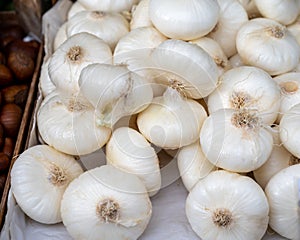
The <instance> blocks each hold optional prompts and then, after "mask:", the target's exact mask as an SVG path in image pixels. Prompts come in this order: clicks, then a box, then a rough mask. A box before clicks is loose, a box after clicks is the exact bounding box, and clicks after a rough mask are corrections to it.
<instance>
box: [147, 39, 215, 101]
mask: <svg viewBox="0 0 300 240" xmlns="http://www.w3.org/2000/svg"><path fill="white" fill-rule="evenodd" d="M151 60H152V63H153V67H154V69H155V70H156V73H153V74H154V76H153V77H154V78H155V81H156V82H157V83H159V84H164V85H167V86H171V87H173V88H176V89H177V90H179V91H180V92H181V93H182V94H183V95H184V96H187V97H191V98H195V99H198V98H203V97H206V96H208V95H209V94H210V93H212V91H213V90H214V89H215V88H216V87H217V84H218V77H219V70H218V66H217V64H216V63H215V62H214V60H213V58H212V57H211V56H209V54H208V53H207V52H205V51H204V50H203V49H202V48H201V47H199V46H197V45H196V44H193V43H188V42H185V41H181V40H174V39H170V40H166V41H164V42H163V43H161V44H160V45H159V46H158V47H157V48H155V49H154V50H153V52H152V54H151Z"/></svg>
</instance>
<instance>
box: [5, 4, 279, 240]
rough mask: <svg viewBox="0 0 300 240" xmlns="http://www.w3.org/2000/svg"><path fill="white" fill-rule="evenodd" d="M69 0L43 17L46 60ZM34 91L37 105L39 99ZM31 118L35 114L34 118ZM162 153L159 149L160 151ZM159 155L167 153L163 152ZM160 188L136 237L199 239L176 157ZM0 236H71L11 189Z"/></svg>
mask: <svg viewBox="0 0 300 240" xmlns="http://www.w3.org/2000/svg"><path fill="white" fill-rule="evenodd" d="M71 4H72V2H70V1H69V0H61V1H58V2H57V3H56V5H55V6H54V7H53V8H52V9H51V10H50V11H48V12H47V13H46V14H45V15H44V17H43V32H44V36H45V39H44V43H45V58H44V60H46V59H47V58H48V57H49V56H50V55H51V53H52V51H53V49H52V42H53V39H54V37H55V34H56V32H57V30H58V28H59V26H60V25H61V24H62V23H63V22H65V20H66V16H67V11H68V9H69V8H70V6H71ZM41 100H42V97H41V94H39V95H38V99H37V105H38V106H39V104H40V103H41ZM34 119H35V118H34ZM29 134H30V135H29V141H28V143H29V146H33V145H36V144H38V135H37V131H36V121H34V125H33V129H32V130H31V132H30V133H29ZM162 154H163V153H162ZM160 157H167V155H165V154H163V155H161V156H160ZM80 160H81V162H82V164H83V166H84V168H85V169H91V168H94V167H97V166H100V165H102V164H104V163H105V154H104V152H103V151H102V150H99V151H97V152H95V153H93V154H90V155H88V156H84V157H82V158H81V159H80ZM162 186H163V187H162V189H161V190H160V192H159V193H158V194H157V195H155V196H154V197H153V198H152V199H151V201H152V206H153V215H152V218H151V221H150V223H149V225H148V227H147V229H146V231H145V232H144V233H143V235H142V236H141V237H140V238H139V240H165V239H168V240H178V239H180V240H199V237H197V235H196V234H195V233H194V232H193V230H192V228H191V226H190V224H189V223H188V221H187V218H186V215H185V200H186V197H187V194H188V192H187V191H186V189H185V188H184V186H183V184H182V181H181V180H180V177H179V172H178V168H177V163H176V159H173V160H172V161H171V162H170V163H169V164H168V165H167V166H165V167H164V168H162ZM270 239H278V240H280V239H285V238H282V237H280V236H278V235H276V234H269V233H268V234H266V236H265V237H264V240H270ZM0 240H72V238H71V237H70V235H69V234H68V233H67V231H66V229H65V227H64V226H63V224H62V223H60V224H54V225H45V224H40V223H38V222H36V221H33V220H32V219H30V218H29V217H27V216H26V215H25V214H24V213H23V211H22V210H21V209H20V207H19V206H18V205H17V203H16V201H15V198H14V197H13V194H12V193H11V191H10V192H9V195H8V211H7V214H6V218H5V224H4V226H3V229H2V231H1V235H0Z"/></svg>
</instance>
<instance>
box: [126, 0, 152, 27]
mask: <svg viewBox="0 0 300 240" xmlns="http://www.w3.org/2000/svg"><path fill="white" fill-rule="evenodd" d="M149 2H150V0H142V1H140V2H139V4H138V5H136V6H134V7H133V8H132V10H131V12H132V19H131V21H130V29H131V30H133V29H136V28H140V27H152V26H153V25H152V22H151V20H150V17H149Z"/></svg>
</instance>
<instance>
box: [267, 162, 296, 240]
mask: <svg viewBox="0 0 300 240" xmlns="http://www.w3.org/2000/svg"><path fill="white" fill-rule="evenodd" d="M299 179H300V164H296V165H293V166H290V167H287V168H285V169H283V170H281V171H280V172H278V173H277V174H276V175H274V176H273V177H272V178H271V180H270V181H269V183H268V184H267V186H266V189H265V193H266V196H267V198H268V201H269V205H270V221H269V224H270V227H271V228H272V229H274V231H276V232H277V233H279V234H280V235H282V236H284V237H286V238H288V239H292V240H298V239H299V237H300V228H299V223H300V217H299V196H300V195H299V194H300V192H299V189H300V181H299Z"/></svg>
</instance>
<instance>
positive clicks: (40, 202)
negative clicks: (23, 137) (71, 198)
mask: <svg viewBox="0 0 300 240" xmlns="http://www.w3.org/2000/svg"><path fill="white" fill-rule="evenodd" d="M81 173H83V170H82V168H81V166H80V165H79V163H78V162H77V161H76V160H75V158H74V157H72V156H69V155H66V154H63V153H61V152H58V151H57V150H55V149H54V148H52V147H49V146H47V145H36V146H33V147H31V148H28V149H27V150H25V151H24V152H23V153H21V155H20V156H18V159H17V161H16V162H15V163H14V165H13V168H12V170H11V190H12V192H13V195H14V197H15V198H16V200H17V203H18V205H19V206H20V207H21V209H22V210H23V211H24V212H25V213H26V214H27V215H28V216H29V217H30V218H32V219H33V220H35V221H38V222H40V223H44V224H52V223H58V222H61V213H60V205H61V199H62V197H63V194H64V191H65V189H66V188H67V186H68V185H69V183H70V182H72V180H73V179H74V178H76V177H78V176H79V175H80V174H81Z"/></svg>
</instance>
